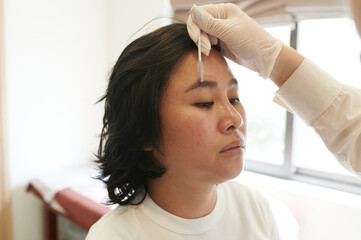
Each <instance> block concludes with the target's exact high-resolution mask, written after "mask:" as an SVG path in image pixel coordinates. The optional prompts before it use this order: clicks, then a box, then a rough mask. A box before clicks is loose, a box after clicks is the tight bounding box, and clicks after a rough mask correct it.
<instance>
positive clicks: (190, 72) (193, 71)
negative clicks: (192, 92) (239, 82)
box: [169, 49, 233, 90]
mask: <svg viewBox="0 0 361 240" xmlns="http://www.w3.org/2000/svg"><path fill="white" fill-rule="evenodd" d="M202 61H203V66H204V79H205V80H209V81H214V82H216V83H217V85H220V86H222V83H224V84H225V86H228V84H229V81H230V80H231V79H233V74H232V72H231V70H230V69H229V67H228V64H227V62H226V61H225V59H224V58H223V56H222V55H221V54H220V53H219V52H218V51H216V50H214V49H212V50H211V52H210V54H209V56H206V55H204V54H203V55H202ZM197 81H199V74H198V54H197V51H191V52H189V53H188V54H186V55H185V56H184V57H183V58H182V59H181V60H180V61H179V62H178V63H177V64H176V65H175V67H174V69H173V71H172V73H171V76H170V85H169V87H171V88H172V87H176V88H177V89H179V90H181V89H185V88H187V87H189V85H191V84H193V83H195V82H197Z"/></svg>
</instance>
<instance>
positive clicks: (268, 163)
mask: <svg viewBox="0 0 361 240" xmlns="http://www.w3.org/2000/svg"><path fill="white" fill-rule="evenodd" d="M267 30H268V31H269V32H270V33H271V34H272V35H273V36H275V37H277V38H279V39H281V40H282V41H283V42H284V43H285V44H286V45H290V43H291V42H292V44H293V45H292V47H294V48H296V46H297V50H298V51H299V52H300V53H301V54H303V55H305V56H307V58H309V59H311V60H312V61H313V62H315V63H316V64H318V65H319V66H321V67H322V68H323V69H325V70H326V71H328V72H329V73H330V74H331V75H333V76H334V77H335V78H336V79H338V80H339V81H341V82H344V83H346V84H349V85H354V86H356V87H360V88H361V80H360V79H361V63H360V52H361V48H360V45H361V43H360V40H359V37H358V35H357V32H356V29H355V26H354V23H353V20H351V19H347V18H337V19H313V20H302V21H300V22H298V23H297V25H296V27H295V28H294V30H292V29H291V27H289V26H282V27H275V28H268V29H267ZM229 65H230V68H231V69H232V71H233V74H234V75H235V77H236V78H237V79H238V81H239V88H240V97H241V101H242V103H243V104H244V106H245V109H246V112H247V121H248V142H247V155H246V158H247V161H246V164H245V168H246V169H247V170H250V171H256V172H261V173H264V174H268V175H274V176H278V177H282V178H288V179H295V180H300V181H305V182H310V183H314V184H318V185H323V186H326V187H331V188H337V189H340V190H345V189H346V190H348V191H350V192H354V193H359V194H361V181H359V179H357V178H356V177H354V176H353V175H352V174H351V173H349V172H348V171H346V170H345V169H344V168H343V167H342V166H341V165H340V164H339V163H338V162H337V161H336V159H335V158H334V157H333V156H332V154H331V153H330V152H329V151H328V150H327V149H326V147H325V146H324V144H323V142H322V141H321V139H320V138H319V137H318V136H317V134H316V133H315V132H314V130H313V129H311V128H309V127H307V126H306V125H305V124H304V123H303V122H302V121H301V120H299V119H298V118H297V117H295V116H293V115H292V114H290V113H287V112H286V111H285V110H284V109H283V108H281V107H280V106H278V105H277V104H275V103H273V102H272V99H273V97H274V92H275V91H277V87H276V86H275V85H274V84H273V83H272V82H271V81H269V80H267V81H266V80H262V79H261V78H260V77H258V75H257V73H253V72H250V71H249V70H246V69H244V68H242V67H239V66H238V65H236V64H235V63H233V62H231V61H229Z"/></svg>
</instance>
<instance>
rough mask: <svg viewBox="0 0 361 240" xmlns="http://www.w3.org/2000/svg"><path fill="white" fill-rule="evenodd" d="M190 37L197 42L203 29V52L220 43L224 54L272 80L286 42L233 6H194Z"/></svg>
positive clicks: (190, 23)
mask: <svg viewBox="0 0 361 240" xmlns="http://www.w3.org/2000/svg"><path fill="white" fill-rule="evenodd" d="M187 29H188V33H189V36H190V37H191V38H192V40H193V41H194V42H196V43H197V40H198V35H199V29H201V30H202V33H201V47H202V49H201V50H202V52H203V53H204V54H206V55H208V54H209V52H210V50H211V44H213V45H216V44H218V45H219V46H220V48H221V53H222V54H223V55H224V56H225V57H227V58H229V59H231V60H233V61H234V62H236V63H238V64H240V65H242V66H244V67H247V68H249V69H251V70H253V71H255V72H258V73H259V75H260V76H261V77H263V78H268V77H269V76H270V74H271V72H272V69H273V66H274V63H275V61H276V58H277V56H278V54H279V53H280V51H281V49H282V46H283V42H282V41H281V40H278V39H275V38H274V37H272V36H271V35H270V34H269V33H268V32H267V31H266V30H265V29H263V27H261V26H260V25H259V24H258V23H256V22H255V21H254V20H253V19H252V18H250V17H249V16H248V15H247V14H246V13H244V12H243V11H242V10H241V9H240V8H239V7H237V6H236V5H234V4H232V3H226V4H210V5H204V6H196V5H193V7H192V9H191V10H190V15H189V17H188V21H187Z"/></svg>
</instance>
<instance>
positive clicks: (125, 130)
mask: <svg viewBox="0 0 361 240" xmlns="http://www.w3.org/2000/svg"><path fill="white" fill-rule="evenodd" d="M195 49H197V48H196V45H195V43H194V42H193V41H192V40H191V39H190V37H189V35H188V32H187V27H186V25H185V24H181V23H173V24H170V25H168V26H165V27H162V28H159V29H157V30H156V31H154V32H151V33H149V34H147V35H144V36H142V37H140V38H138V39H136V40H135V41H133V42H132V43H130V44H129V45H128V46H127V47H126V48H125V49H124V51H123V52H122V53H121V55H120V57H119V59H118V60H117V62H116V64H115V66H114V67H113V69H112V72H111V75H110V78H109V84H108V88H107V90H106V93H105V95H104V96H103V97H102V98H101V99H100V100H99V102H100V101H103V100H105V113H104V117H103V129H102V132H101V135H100V143H99V149H98V154H97V155H96V158H97V159H96V163H97V164H98V166H99V170H100V175H99V177H98V178H99V179H100V180H102V181H103V182H104V183H105V184H106V187H107V190H108V196H109V200H108V203H109V204H115V203H118V204H120V205H126V204H139V203H141V202H142V201H143V200H144V198H145V196H146V194H147V179H148V178H150V179H154V178H158V177H160V176H162V174H164V173H165V171H166V168H165V167H164V166H162V165H161V164H160V163H159V162H157V160H156V159H155V158H154V157H153V155H152V154H149V152H146V151H144V149H145V148H146V147H147V146H148V147H149V146H151V147H156V146H155V145H156V139H157V138H158V137H159V136H161V128H160V113H159V104H160V99H161V96H162V93H163V92H164V90H165V89H166V87H167V86H168V83H169V78H170V74H171V72H172V70H173V68H174V66H175V65H176V64H177V63H178V62H179V61H180V60H181V58H182V57H183V56H184V55H185V54H186V53H188V52H190V51H192V50H195ZM141 194H144V195H143V198H141V200H137V201H135V197H137V196H138V195H141ZM137 199H138V198H137Z"/></svg>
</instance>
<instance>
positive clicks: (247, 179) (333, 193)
mask: <svg viewBox="0 0 361 240" xmlns="http://www.w3.org/2000/svg"><path fill="white" fill-rule="evenodd" d="M235 180H237V181H240V182H242V183H244V184H246V185H248V186H250V187H252V188H255V189H256V190H258V191H260V192H262V193H264V194H266V195H268V196H270V197H273V198H276V199H278V198H279V197H278V194H283V193H289V194H292V195H295V196H305V197H308V198H314V199H317V200H323V201H328V202H332V203H334V204H338V205H343V206H348V207H354V208H358V209H361V195H357V194H352V193H347V192H342V191H337V190H333V189H329V188H326V187H320V186H315V185H312V184H307V183H302V182H297V181H293V180H286V179H280V178H276V177H271V176H266V175H262V174H258V173H253V172H249V171H243V172H242V173H241V174H240V176H239V177H237V178H236V179H235ZM360 181H361V180H360Z"/></svg>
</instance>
